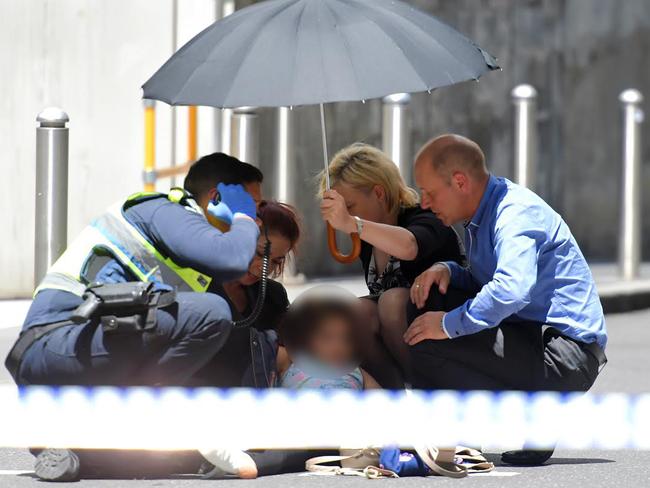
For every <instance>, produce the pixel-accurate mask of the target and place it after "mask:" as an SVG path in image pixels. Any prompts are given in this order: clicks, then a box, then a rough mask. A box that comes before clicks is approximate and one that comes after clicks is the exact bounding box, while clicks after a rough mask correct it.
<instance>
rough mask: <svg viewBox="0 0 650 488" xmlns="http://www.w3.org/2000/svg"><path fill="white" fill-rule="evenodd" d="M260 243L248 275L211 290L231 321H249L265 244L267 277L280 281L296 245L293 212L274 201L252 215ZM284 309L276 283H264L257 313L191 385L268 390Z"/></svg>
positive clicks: (283, 294)
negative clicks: (227, 309)
mask: <svg viewBox="0 0 650 488" xmlns="http://www.w3.org/2000/svg"><path fill="white" fill-rule="evenodd" d="M257 217H258V223H259V225H260V230H261V232H260V237H259V239H258V242H257V253H256V255H255V257H254V258H253V260H252V261H251V263H250V265H249V267H248V272H247V273H246V274H245V275H243V276H242V277H240V278H238V279H237V280H234V281H230V282H227V283H223V284H221V285H214V286H213V287H212V289H211V290H210V291H211V292H213V293H217V294H218V295H221V296H222V297H223V298H225V299H226V301H227V302H228V304H229V305H230V310H231V312H232V319H233V321H235V322H237V321H239V320H242V319H244V318H246V317H248V316H249V315H250V314H251V312H252V311H253V309H254V307H255V304H256V302H257V299H258V294H259V291H260V278H261V274H262V257H263V256H264V246H265V244H266V240H267V239H268V240H269V242H270V243H271V249H270V255H269V271H268V273H269V277H270V278H275V277H278V276H280V275H282V272H283V270H284V264H285V262H286V259H287V256H288V254H289V253H290V252H291V251H293V250H295V248H296V246H297V245H298V241H299V240H300V225H299V221H298V217H297V215H296V212H295V210H294V209H293V207H291V206H289V205H286V204H284V203H280V202H275V201H262V202H260V204H259V206H258V211H257ZM288 306H289V300H288V298H287V292H286V290H285V289H284V287H283V286H282V284H281V283H279V282H277V281H274V280H272V279H269V280H267V289H266V296H265V299H264V302H263V305H262V311H261V313H260V314H259V316H258V318H257V319H256V320H255V321H254V322H253V324H252V325H251V326H250V327H242V328H237V327H235V328H234V329H233V330H232V332H231V333H230V336H229V338H228V341H227V342H226V344H225V345H224V347H223V349H221V350H220V351H219V353H218V354H217V355H216V356H215V357H214V358H213V360H212V361H210V362H209V363H208V364H207V365H206V366H204V367H203V368H202V369H201V370H200V371H199V372H197V373H196V374H195V376H194V381H193V384H194V385H201V386H208V385H209V386H222V387H237V386H251V387H260V388H264V387H269V386H272V383H273V381H274V379H275V378H274V374H275V367H274V366H275V363H274V362H273V361H272V359H274V357H273V356H274V353H275V342H276V341H275V339H276V335H275V329H276V328H277V326H278V322H279V320H280V318H281V316H282V315H283V314H284V312H285V311H286V310H287V307H288Z"/></svg>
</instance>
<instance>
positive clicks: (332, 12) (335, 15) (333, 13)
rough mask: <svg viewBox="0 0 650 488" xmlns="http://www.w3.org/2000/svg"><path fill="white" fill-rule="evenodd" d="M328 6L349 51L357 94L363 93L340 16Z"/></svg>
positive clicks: (337, 30)
mask: <svg viewBox="0 0 650 488" xmlns="http://www.w3.org/2000/svg"><path fill="white" fill-rule="evenodd" d="M326 5H327V8H328V9H329V11H330V12H331V14H332V17H334V19H335V21H336V24H335V27H336V32H338V33H340V38H341V41H342V42H343V44H345V47H346V48H348V49H346V50H345V53H346V55H347V57H348V60H349V61H350V66H351V67H352V70H351V71H352V73H353V74H354V81H355V83H356V85H357V93H361V83H360V82H359V75H358V74H357V70H356V67H355V65H354V63H353V62H352V57H351V55H350V49H349V48H350V45H349V43H348V40H347V38H346V37H345V35H344V34H343V32H342V31H341V30H340V29H339V23H338V16H337V14H336V12H334V10H332V8H331V6H330V4H329V3H327V4H326Z"/></svg>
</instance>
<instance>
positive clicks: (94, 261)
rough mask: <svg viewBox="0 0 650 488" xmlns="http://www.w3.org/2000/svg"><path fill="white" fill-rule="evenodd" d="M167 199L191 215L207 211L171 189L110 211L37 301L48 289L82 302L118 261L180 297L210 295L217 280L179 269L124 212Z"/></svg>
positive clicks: (44, 284)
mask: <svg viewBox="0 0 650 488" xmlns="http://www.w3.org/2000/svg"><path fill="white" fill-rule="evenodd" d="M155 198H167V199H169V200H170V201H171V202H174V203H178V204H179V205H183V206H184V207H186V208H187V209H188V211H192V212H197V213H200V214H201V215H203V211H202V210H201V208H200V207H199V206H198V205H197V204H196V202H195V201H194V200H193V199H192V198H191V195H189V194H188V193H187V192H185V191H184V190H182V189H180V188H172V190H170V192H169V194H167V195H166V194H164V193H154V192H143V193H136V194H134V195H131V196H130V197H129V198H128V199H127V200H126V202H125V203H122V204H120V203H118V204H116V205H113V206H111V207H110V208H109V209H108V211H107V212H105V213H104V214H103V215H101V216H100V217H98V218H97V219H95V220H94V221H93V222H91V223H90V225H88V226H87V227H86V228H85V229H84V230H83V231H82V232H81V234H80V235H79V236H78V237H77V238H76V239H75V240H74V241H73V242H72V244H71V245H70V246H69V247H68V248H67V249H66V251H65V252H64V253H63V254H62V255H61V257H60V258H59V259H58V260H57V261H56V262H55V263H54V264H53V265H52V266H51V267H50V269H49V270H48V272H47V274H46V275H45V277H44V278H43V280H42V281H41V283H40V284H39V285H38V288H36V291H35V292H34V295H36V294H37V293H38V292H40V291H42V290H45V289H56V290H63V291H67V292H70V293H74V294H75V295H78V296H82V295H83V293H84V291H85V290H86V287H87V286H88V284H89V280H88V279H87V276H88V275H91V276H94V275H95V274H96V273H97V271H99V269H101V266H103V265H104V264H106V263H107V262H108V260H110V259H115V260H117V261H118V262H119V263H120V264H122V265H123V266H124V267H125V268H127V269H129V270H130V271H131V272H132V273H133V275H134V276H135V277H136V278H137V279H138V280H140V281H150V282H158V283H164V284H167V285H170V286H173V287H176V289H177V290H178V291H196V292H205V291H206V290H207V289H208V286H209V285H210V282H211V281H212V279H211V278H210V277H209V276H208V275H206V274H203V273H201V272H199V271H196V270H194V269H192V268H188V267H183V266H180V265H178V264H176V263H175V262H174V261H173V260H172V259H171V258H169V257H168V256H164V255H163V254H162V253H161V252H160V251H159V250H158V249H156V248H155V246H154V245H153V244H151V243H150V242H149V241H148V240H147V238H146V237H145V236H143V235H142V234H141V233H140V231H139V230H138V229H137V228H136V227H134V226H133V225H132V224H131V223H129V222H128V221H127V220H126V219H125V218H124V215H123V213H122V212H123V211H125V210H126V209H128V208H129V207H131V206H133V205H136V204H138V203H141V202H144V201H146V200H153V199H155Z"/></svg>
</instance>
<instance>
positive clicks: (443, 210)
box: [415, 161, 472, 225]
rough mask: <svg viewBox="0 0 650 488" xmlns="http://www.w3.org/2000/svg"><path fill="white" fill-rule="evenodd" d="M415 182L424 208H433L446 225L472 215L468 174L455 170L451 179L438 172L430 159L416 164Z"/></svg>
mask: <svg viewBox="0 0 650 488" xmlns="http://www.w3.org/2000/svg"><path fill="white" fill-rule="evenodd" d="M415 182H416V184H417V186H418V188H419V189H420V193H421V203H420V206H421V207H422V208H424V209H429V210H431V211H432V212H433V213H434V214H436V216H437V217H438V218H439V219H440V220H441V221H442V223H443V224H445V225H451V224H454V223H456V222H461V221H463V220H467V219H469V218H471V217H472V213H470V214H469V215H467V210H466V208H467V203H468V201H467V200H468V194H467V189H468V187H467V176H466V175H465V174H464V173H462V172H460V171H456V172H454V173H453V174H452V175H451V177H450V178H449V179H447V178H446V177H444V176H442V175H440V174H438V173H437V172H436V171H435V170H434V169H433V167H432V165H431V164H430V163H429V162H428V161H418V162H417V163H416V165H415Z"/></svg>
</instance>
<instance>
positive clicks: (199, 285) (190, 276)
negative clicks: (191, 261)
mask: <svg viewBox="0 0 650 488" xmlns="http://www.w3.org/2000/svg"><path fill="white" fill-rule="evenodd" d="M109 212H110V213H111V214H112V215H114V216H115V217H116V218H117V219H119V220H120V222H121V223H122V224H123V225H124V226H126V227H127V228H128V229H129V231H130V232H131V235H132V236H133V237H135V238H136V239H137V240H138V241H139V242H140V244H141V245H142V246H144V247H145V248H146V249H147V250H148V251H149V252H151V254H153V255H154V256H155V258H156V260H158V261H159V262H160V263H162V264H164V265H165V266H167V267H168V268H170V269H171V270H172V271H173V272H174V273H176V275H178V276H179V277H180V278H181V279H182V280H183V281H184V282H185V283H186V284H187V286H189V287H190V288H191V289H192V290H193V291H198V292H205V291H207V289H208V287H209V286H210V283H211V282H212V279H211V278H210V277H209V276H207V275H205V274H203V273H200V272H199V271H196V270H194V269H192V268H186V267H182V266H179V265H178V264H176V263H175V262H174V261H172V260H171V259H170V258H168V257H165V256H163V255H162V254H160V252H159V251H158V250H157V249H156V248H155V247H154V246H153V245H152V244H151V243H150V242H149V241H148V240H147V239H146V238H145V237H144V236H143V235H142V234H140V232H139V231H138V230H137V229H136V228H135V227H133V226H132V225H131V224H130V223H129V222H127V220H126V219H125V218H124V216H123V215H122V212H121V210H120V209H119V208H117V209H116V208H115V207H113V208H111V209H110V210H109ZM129 262H130V261H129ZM132 266H133V267H134V268H135V266H134V265H132ZM138 273H139V275H138V276H139V277H140V276H142V278H140V279H142V280H143V281H148V279H147V277H146V275H143V274H142V272H141V271H140V270H138Z"/></svg>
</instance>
